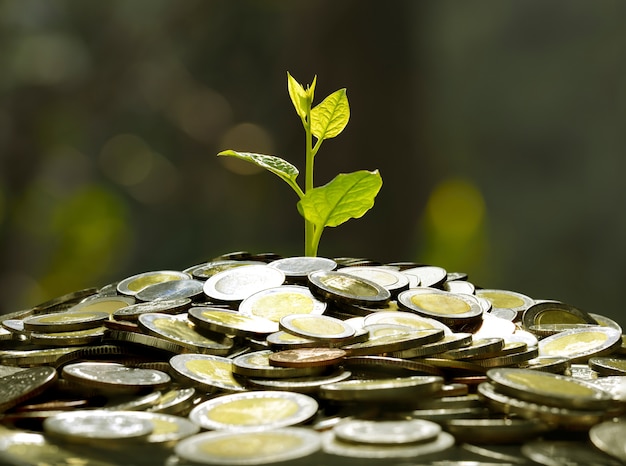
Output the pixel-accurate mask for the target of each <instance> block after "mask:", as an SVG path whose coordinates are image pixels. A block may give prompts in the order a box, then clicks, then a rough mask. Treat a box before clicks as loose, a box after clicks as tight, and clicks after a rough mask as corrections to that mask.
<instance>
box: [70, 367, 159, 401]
mask: <svg viewBox="0 0 626 466" xmlns="http://www.w3.org/2000/svg"><path fill="white" fill-rule="evenodd" d="M62 376H63V379H65V380H67V381H70V382H72V383H75V384H77V385H81V386H85V387H90V388H95V389H100V390H104V391H111V392H116V393H136V392H139V391H141V390H144V389H148V388H152V389H161V388H165V387H166V386H167V385H168V384H169V383H170V381H171V379H170V376H169V375H168V374H166V373H165V372H162V371H158V370H153V369H140V368H135V367H126V366H124V365H122V364H117V363H111V362H78V363H74V364H68V365H67V366H65V367H63V371H62Z"/></svg>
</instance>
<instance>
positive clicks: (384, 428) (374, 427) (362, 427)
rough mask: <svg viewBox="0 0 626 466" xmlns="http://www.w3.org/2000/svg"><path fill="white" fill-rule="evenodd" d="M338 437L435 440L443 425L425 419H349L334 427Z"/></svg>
mask: <svg viewBox="0 0 626 466" xmlns="http://www.w3.org/2000/svg"><path fill="white" fill-rule="evenodd" d="M333 433H334V434H335V436H336V438H337V439H339V440H342V441H344V442H354V443H367V444H375V445H376V444H378V445H401V444H407V443H423V442H430V441H432V440H435V439H436V438H437V436H438V435H439V434H440V433H441V426H440V425H439V424H437V423H435V422H431V421H426V420H423V419H407V420H398V421H383V420H381V421H366V420H360V419H348V420H345V421H342V422H340V423H339V424H337V425H336V426H334V427H333Z"/></svg>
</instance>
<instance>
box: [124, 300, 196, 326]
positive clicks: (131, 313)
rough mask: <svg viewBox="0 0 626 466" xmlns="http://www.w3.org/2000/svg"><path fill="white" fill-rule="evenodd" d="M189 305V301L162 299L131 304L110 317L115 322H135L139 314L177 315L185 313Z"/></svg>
mask: <svg viewBox="0 0 626 466" xmlns="http://www.w3.org/2000/svg"><path fill="white" fill-rule="evenodd" d="M190 305H191V299H189V298H178V299H163V300H159V301H149V302H145V303H136V304H131V305H130V306H126V307H123V308H121V309H118V310H116V311H115V312H114V313H113V315H112V317H113V318H114V319H116V320H123V321H136V320H137V319H138V318H139V316H140V315H141V314H147V313H150V312H160V313H162V314H178V313H181V312H183V311H185V310H186V309H187V308H189V306H190Z"/></svg>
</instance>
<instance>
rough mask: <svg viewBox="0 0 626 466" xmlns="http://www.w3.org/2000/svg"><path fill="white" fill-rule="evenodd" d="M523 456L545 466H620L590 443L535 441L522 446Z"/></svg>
mask: <svg viewBox="0 0 626 466" xmlns="http://www.w3.org/2000/svg"><path fill="white" fill-rule="evenodd" d="M521 452H522V454H523V455H524V456H525V457H526V458H529V459H531V460H532V461H533V462H535V463H537V464H540V465H544V466H619V465H620V464H621V465H623V463H621V462H619V461H615V460H614V459H613V458H611V457H610V456H608V455H607V454H605V453H603V452H601V451H598V450H596V449H594V448H593V446H592V445H591V444H589V443H588V442H579V441H574V440H573V441H567V440H552V441H548V440H534V441H532V442H528V443H525V444H524V445H522V449H521Z"/></svg>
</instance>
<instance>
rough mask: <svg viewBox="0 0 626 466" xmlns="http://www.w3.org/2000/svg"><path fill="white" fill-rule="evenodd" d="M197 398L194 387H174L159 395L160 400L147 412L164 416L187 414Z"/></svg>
mask: <svg viewBox="0 0 626 466" xmlns="http://www.w3.org/2000/svg"><path fill="white" fill-rule="evenodd" d="M196 397H197V393H196V389H195V388H193V387H175V386H174V387H172V388H170V389H166V390H164V391H163V392H160V393H159V398H158V400H157V401H156V402H155V403H154V404H153V405H152V406H150V407H149V408H148V409H147V411H150V412H154V413H163V414H182V413H186V412H187V411H188V410H189V409H190V408H191V407H192V406H193V404H194V401H195V398H196Z"/></svg>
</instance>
